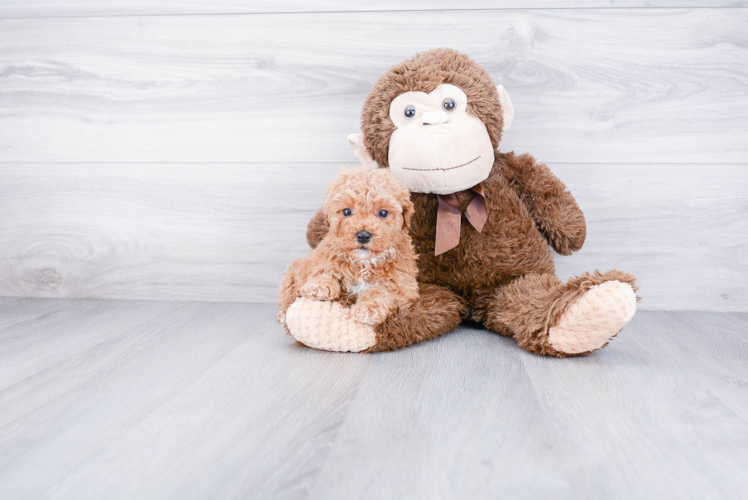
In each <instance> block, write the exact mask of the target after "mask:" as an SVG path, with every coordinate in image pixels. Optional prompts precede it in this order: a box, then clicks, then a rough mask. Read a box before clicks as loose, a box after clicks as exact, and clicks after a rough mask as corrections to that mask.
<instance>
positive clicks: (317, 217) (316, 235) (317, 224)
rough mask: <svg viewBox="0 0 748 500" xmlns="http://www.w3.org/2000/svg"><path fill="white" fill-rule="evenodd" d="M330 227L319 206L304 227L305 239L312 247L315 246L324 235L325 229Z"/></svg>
mask: <svg viewBox="0 0 748 500" xmlns="http://www.w3.org/2000/svg"><path fill="white" fill-rule="evenodd" d="M329 229H330V228H329V227H328V225H327V218H326V217H325V214H324V213H323V212H322V209H321V208H320V209H319V210H317V213H316V214H314V217H312V220H310V221H309V225H308V226H307V228H306V241H307V243H309V246H310V247H312V248H317V245H319V242H320V241H322V238H324V237H325V235H326V234H327V231H328V230H329Z"/></svg>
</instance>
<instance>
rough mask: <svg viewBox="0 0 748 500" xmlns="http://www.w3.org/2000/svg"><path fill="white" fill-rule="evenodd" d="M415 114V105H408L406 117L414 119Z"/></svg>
mask: <svg viewBox="0 0 748 500" xmlns="http://www.w3.org/2000/svg"><path fill="white" fill-rule="evenodd" d="M414 116H416V107H415V106H408V107H407V108H405V118H407V119H408V120H412V119H413V117H414Z"/></svg>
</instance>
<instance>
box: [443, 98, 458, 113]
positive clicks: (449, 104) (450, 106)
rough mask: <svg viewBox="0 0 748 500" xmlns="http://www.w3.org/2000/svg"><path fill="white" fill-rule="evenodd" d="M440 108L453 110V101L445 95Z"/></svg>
mask: <svg viewBox="0 0 748 500" xmlns="http://www.w3.org/2000/svg"><path fill="white" fill-rule="evenodd" d="M442 108H444V111H453V110H454V109H455V102H454V101H453V100H452V99H450V98H449V97H447V98H446V99H444V102H442Z"/></svg>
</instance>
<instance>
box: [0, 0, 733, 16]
mask: <svg viewBox="0 0 748 500" xmlns="http://www.w3.org/2000/svg"><path fill="white" fill-rule="evenodd" d="M746 6H748V1H746V0H573V1H570V0H501V1H500V2H497V1H496V0H463V1H455V0H410V1H408V2H402V1H400V2H397V1H393V0H364V1H360V0H359V1H356V2H350V1H345V0H313V1H309V0H281V1H269V0H264V1H252V2H247V1H242V0H218V1H212V2H211V1H206V0H162V1H159V2H144V1H142V0H127V1H122V0H96V1H90V0H89V1H88V2H82V1H76V2H60V1H59V0H5V1H3V3H2V4H0V18H23V17H32V18H44V17H81V16H144V15H158V16H164V15H201V14H202V15H206V14H268V13H281V12H282V13H295V12H309V13H311V12H377V11H423V10H474V9H480V10H503V9H549V8H564V9H570V8H574V9H580V8H581V9H589V8H617V9H620V8H670V9H672V8H683V7H699V8H705V7H706V8H721V7H746Z"/></svg>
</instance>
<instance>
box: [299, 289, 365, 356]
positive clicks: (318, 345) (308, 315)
mask: <svg viewBox="0 0 748 500" xmlns="http://www.w3.org/2000/svg"><path fill="white" fill-rule="evenodd" d="M286 327H287V328H288V330H289V331H290V332H291V335H293V337H294V338H295V339H296V340H298V341H299V342H301V343H302V344H304V345H307V346H309V347H313V348H314V349H321V350H323V351H338V352H360V351H364V350H366V349H368V348H369V347H372V346H373V345H374V344H375V343H376V334H375V333H374V328H372V327H371V326H370V325H365V324H363V323H361V322H359V321H356V319H355V318H354V317H353V316H352V314H351V310H350V309H349V308H348V307H344V306H342V305H341V304H340V303H339V302H328V301H320V300H312V299H307V298H303V297H300V298H298V299H296V301H295V302H294V303H293V304H291V307H289V308H288V310H287V311H286Z"/></svg>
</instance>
